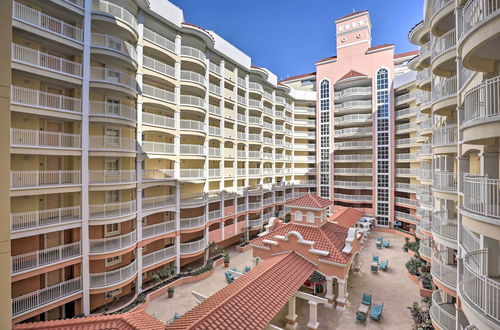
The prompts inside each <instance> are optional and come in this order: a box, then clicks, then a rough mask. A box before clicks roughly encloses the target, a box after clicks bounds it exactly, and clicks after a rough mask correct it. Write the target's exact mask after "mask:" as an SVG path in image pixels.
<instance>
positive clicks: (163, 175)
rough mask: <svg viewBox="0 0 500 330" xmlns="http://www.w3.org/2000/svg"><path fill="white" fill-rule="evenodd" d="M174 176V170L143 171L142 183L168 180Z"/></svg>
mask: <svg viewBox="0 0 500 330" xmlns="http://www.w3.org/2000/svg"><path fill="white" fill-rule="evenodd" d="M174 175H175V171H174V169H145V170H142V181H156V180H168V179H173V178H174Z"/></svg>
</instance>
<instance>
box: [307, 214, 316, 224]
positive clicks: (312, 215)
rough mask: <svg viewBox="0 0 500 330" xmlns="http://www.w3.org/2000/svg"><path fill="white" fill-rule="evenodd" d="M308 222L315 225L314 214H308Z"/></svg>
mask: <svg viewBox="0 0 500 330" xmlns="http://www.w3.org/2000/svg"><path fill="white" fill-rule="evenodd" d="M307 222H310V223H314V213H312V212H307Z"/></svg>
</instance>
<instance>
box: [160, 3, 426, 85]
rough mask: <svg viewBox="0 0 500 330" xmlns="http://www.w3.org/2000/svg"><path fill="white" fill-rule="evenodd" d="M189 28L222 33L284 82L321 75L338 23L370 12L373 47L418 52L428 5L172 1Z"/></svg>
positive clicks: (333, 50) (330, 53)
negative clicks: (318, 66)
mask: <svg viewBox="0 0 500 330" xmlns="http://www.w3.org/2000/svg"><path fill="white" fill-rule="evenodd" d="M170 1H171V2H172V3H174V4H175V5H177V6H178V7H180V8H181V9H182V10H184V18H185V20H186V22H189V23H193V24H196V25H199V26H201V27H203V28H206V29H208V30H213V31H215V32H217V34H219V35H220V36H222V37H223V38H224V39H226V40H228V41H229V42H231V43H232V44H233V45H235V46H236V47H237V48H239V49H241V50H242V51H243V52H245V53H247V54H248V55H249V56H250V57H251V58H252V63H253V64H254V65H257V66H261V67H266V68H268V69H269V70H271V71H272V72H274V73H275V74H277V75H278V78H279V79H284V78H287V77H289V76H294V75H298V74H302V73H307V72H312V71H314V70H315V68H314V62H316V61H317V60H319V59H321V58H324V57H329V56H332V55H335V24H334V21H335V19H337V18H339V17H342V16H345V15H347V14H350V13H352V12H353V9H354V10H355V11H362V10H369V11H370V19H371V22H372V26H373V29H372V46H376V45H380V44H384V43H393V44H395V45H396V53H403V52H406V51H410V50H414V49H416V47H415V46H413V45H411V44H410V43H409V41H408V39H407V35H408V32H409V30H410V29H411V28H412V27H413V26H414V25H415V24H416V23H418V22H419V21H420V20H421V19H422V6H423V0H350V1H345V0H170Z"/></svg>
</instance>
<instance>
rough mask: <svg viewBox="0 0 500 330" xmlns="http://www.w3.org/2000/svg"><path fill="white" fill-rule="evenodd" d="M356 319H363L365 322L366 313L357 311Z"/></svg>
mask: <svg viewBox="0 0 500 330" xmlns="http://www.w3.org/2000/svg"><path fill="white" fill-rule="evenodd" d="M356 321H361V322H365V321H366V315H365V314H363V313H361V312H356Z"/></svg>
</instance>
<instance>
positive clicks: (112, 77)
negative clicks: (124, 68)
mask: <svg viewBox="0 0 500 330" xmlns="http://www.w3.org/2000/svg"><path fill="white" fill-rule="evenodd" d="M121 77H122V73H121V72H120V71H115V70H113V69H108V68H106V80H107V81H111V82H116V83H119V82H120V81H121Z"/></svg>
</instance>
